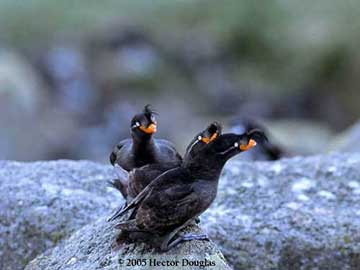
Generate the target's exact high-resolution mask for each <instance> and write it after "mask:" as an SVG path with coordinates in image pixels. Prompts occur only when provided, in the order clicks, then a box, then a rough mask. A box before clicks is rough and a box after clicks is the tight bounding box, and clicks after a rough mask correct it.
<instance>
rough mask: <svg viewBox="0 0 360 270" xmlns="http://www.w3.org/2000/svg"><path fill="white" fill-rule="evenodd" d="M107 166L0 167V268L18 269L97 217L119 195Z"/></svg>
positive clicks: (72, 163)
mask: <svg viewBox="0 0 360 270" xmlns="http://www.w3.org/2000/svg"><path fill="white" fill-rule="evenodd" d="M112 173H113V171H112V168H111V167H110V166H103V165H98V164H96V163H93V162H87V161H79V162H75V161H56V162H55V161H54V162H35V163H20V162H5V161H2V162H0V179H1V180H0V269H2V270H17V269H23V268H24V266H25V265H26V264H27V263H28V262H29V261H30V260H32V259H33V258H34V257H35V256H36V255H38V254H40V253H42V252H44V251H45V250H46V249H48V248H50V247H53V246H55V245H56V244H57V243H58V242H59V240H61V239H62V238H64V237H66V236H69V235H70V234H71V233H73V232H74V231H75V230H77V229H79V228H81V227H82V226H84V225H87V224H89V223H90V222H91V221H93V220H95V219H96V218H98V217H100V216H103V215H104V214H106V213H109V212H110V211H109V210H110V209H111V208H114V207H115V205H116V204H117V203H119V198H120V196H119V195H118V194H115V191H113V190H111V189H110V188H107V184H106V180H108V179H111V177H112V176H113V175H112Z"/></svg>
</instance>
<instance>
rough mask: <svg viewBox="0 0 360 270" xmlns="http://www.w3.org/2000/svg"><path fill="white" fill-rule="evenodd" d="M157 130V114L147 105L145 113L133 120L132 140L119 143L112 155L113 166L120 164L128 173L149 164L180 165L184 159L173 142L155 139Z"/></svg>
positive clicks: (131, 128)
mask: <svg viewBox="0 0 360 270" xmlns="http://www.w3.org/2000/svg"><path fill="white" fill-rule="evenodd" d="M156 129H157V122H156V119H155V112H154V111H152V110H151V109H150V106H149V105H146V106H145V108H144V111H143V112H142V113H140V114H137V115H135V116H134V117H133V118H132V120H131V127H130V130H131V137H132V138H131V139H126V140H123V141H121V142H119V143H118V144H117V145H116V146H115V148H114V150H113V151H112V153H111V154H110V162H111V164H112V165H115V164H118V165H119V166H121V167H122V168H123V169H125V170H126V171H131V170H132V169H133V168H139V167H142V166H144V165H147V164H155V163H163V162H174V163H178V164H180V162H181V160H182V158H181V156H180V154H179V153H178V152H177V151H176V149H175V147H174V145H173V144H172V143H171V142H169V141H167V140H162V139H154V138H153V134H154V133H155V132H156Z"/></svg>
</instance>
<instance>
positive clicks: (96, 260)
mask: <svg viewBox="0 0 360 270" xmlns="http://www.w3.org/2000/svg"><path fill="white" fill-rule="evenodd" d="M191 230H192V231H194V232H200V229H199V228H197V227H195V226H193V227H192V228H191ZM187 231H190V228H189V229H187ZM117 233H118V231H117V230H114V228H113V224H110V223H108V222H106V219H105V218H101V219H99V220H98V221H96V222H94V223H93V224H90V225H88V226H85V227H84V228H82V229H80V230H79V231H77V232H76V233H74V234H73V235H72V236H71V237H70V238H69V239H68V240H66V241H64V242H63V243H62V244H60V245H59V246H57V247H55V248H54V249H52V250H49V251H47V252H45V253H44V254H42V255H40V256H38V257H37V258H36V259H35V260H33V261H32V262H31V263H30V264H29V265H28V266H27V267H26V268H25V270H43V269H49V270H50V269H58V270H61V269H67V270H92V269H106V270H120V269H139V270H140V269H189V270H190V269H204V268H202V267H201V266H200V265H203V267H205V266H206V265H210V264H212V265H213V266H211V267H205V269H214V270H215V269H219V270H230V269H231V268H230V267H229V266H228V265H227V264H226V262H225V259H224V257H223V255H222V254H221V253H220V252H219V250H218V249H217V248H216V247H215V246H214V244H213V243H212V242H211V241H191V242H185V243H182V244H180V245H178V246H176V247H175V248H173V249H171V250H170V251H169V252H167V253H159V252H156V251H155V250H153V249H150V248H149V247H147V246H146V245H144V244H138V245H135V244H130V245H126V246H124V247H123V248H120V249H116V248H114V247H113V245H112V243H113V242H114V239H115V238H116V235H117ZM155 261H157V262H159V263H164V265H162V264H161V265H160V266H161V267H159V266H156V265H155Z"/></svg>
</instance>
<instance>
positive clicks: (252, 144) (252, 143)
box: [240, 139, 256, 151]
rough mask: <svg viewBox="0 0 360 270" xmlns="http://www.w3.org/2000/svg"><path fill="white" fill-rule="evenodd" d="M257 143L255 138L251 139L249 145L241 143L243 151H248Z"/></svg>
mask: <svg viewBox="0 0 360 270" xmlns="http://www.w3.org/2000/svg"><path fill="white" fill-rule="evenodd" d="M255 145H256V142H255V141H254V140H253V139H250V140H249V142H248V144H247V145H240V150H241V151H247V150H249V149H251V148H253V147H254V146H255Z"/></svg>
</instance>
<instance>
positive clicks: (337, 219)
mask: <svg viewBox="0 0 360 270" xmlns="http://www.w3.org/2000/svg"><path fill="white" fill-rule="evenodd" d="M112 177H113V171H112V170H111V167H109V166H103V165H98V164H95V163H90V162H65V161H60V162H37V163H31V164H26V163H25V164H24V163H12V162H1V163H0V179H2V182H1V183H0V185H1V186H0V187H1V189H0V190H1V192H2V195H1V196H0V205H1V211H0V215H1V219H0V233H1V237H0V239H1V240H0V241H2V242H1V245H0V250H1V257H0V258H1V260H2V261H1V266H0V268H1V269H21V268H20V267H19V265H20V264H22V265H23V264H24V263H25V262H26V261H25V260H22V258H24V259H26V260H29V259H31V258H33V257H34V256H35V255H36V254H37V253H40V252H42V251H44V250H45V249H46V248H48V247H52V246H54V245H55V243H56V242H57V241H52V240H51V239H53V238H52V236H51V235H53V234H55V235H58V234H59V232H60V235H61V237H63V236H67V235H69V233H70V232H72V231H74V230H75V229H78V228H80V227H81V226H82V225H87V224H89V222H90V220H91V219H96V218H98V217H102V216H104V215H108V214H110V211H111V210H109V208H111V207H114V204H117V203H118V201H119V200H118V198H119V197H118V196H117V194H116V195H114V194H113V193H112V192H111V191H107V189H106V188H105V187H106V184H105V185H104V181H105V180H107V179H109V178H112ZM60 186H61V189H60ZM64 187H65V188H64ZM71 190H75V191H76V192H72V194H70V193H71ZM9 194H10V195H9ZM68 196H70V197H71V196H73V197H72V198H73V199H70V198H67V197H68ZM115 197H116V200H114V198H115ZM50 198H55V199H53V200H51V199H50ZM359 203H360V154H331V155H327V156H313V157H307V158H303V157H296V158H293V159H284V160H280V161H277V162H252V163H249V162H241V156H240V158H239V159H237V160H234V161H232V162H230V163H229V164H227V166H226V167H225V169H224V172H223V176H222V178H221V180H220V185H219V192H218V196H217V199H216V201H215V202H214V204H213V206H212V207H211V208H210V209H209V210H208V211H207V212H206V213H204V215H202V217H201V223H200V226H201V227H202V228H203V229H205V230H206V232H207V233H208V235H209V237H210V239H211V240H213V241H214V242H215V243H216V244H217V245H218V247H219V248H220V250H221V252H222V253H223V254H224V255H225V257H226V258H227V260H228V261H229V263H230V264H231V265H232V266H234V267H235V269H291V270H297V269H299V270H300V269H332V270H337V269H341V270H347V269H349V270H355V269H359V266H360V245H359V243H360V210H359V209H358V205H359ZM21 204H22V205H21ZM20 206H21V207H20ZM50 206H51V207H50ZM102 223H103V219H100V220H99V221H97V222H95V223H94V224H91V225H88V226H87V227H84V228H83V229H81V230H80V231H78V232H77V233H76V234H74V235H73V236H72V238H71V239H70V240H67V241H66V242H65V243H60V245H59V246H58V247H56V248H55V249H53V250H49V251H47V252H46V253H45V254H44V255H42V256H40V257H39V258H38V259H37V260H35V261H34V262H33V263H32V264H31V265H30V266H29V267H33V268H28V269H36V268H34V267H36V265H37V264H39V265H42V266H44V265H47V262H50V261H51V262H53V263H54V264H55V265H57V266H59V267H60V266H61V262H57V260H58V259H59V258H60V256H61V254H62V255H63V256H64V258H69V260H70V261H69V262H68V263H69V264H72V263H74V262H77V261H78V259H79V258H80V259H81V263H82V264H83V265H87V263H91V262H94V263H99V264H100V263H101V265H102V266H101V267H103V268H104V269H111V268H109V267H113V265H114V264H113V262H114V260H116V258H115V257H114V255H113V254H110V251H109V250H106V249H107V248H108V247H109V240H107V239H109V238H113V236H114V235H113V234H114V233H115V232H114V231H112V230H111V229H110V227H108V226H109V224H102ZM75 227H76V228H75ZM43 231H44V233H43ZM102 234H104V235H105V236H104V238H101V237H100V235H102ZM82 235H84V236H82ZM91 235H92V236H91ZM61 237H58V238H61ZM82 237H83V238H82ZM92 237H93V238H92ZM58 238H57V237H55V239H58ZM74 239H78V240H79V241H78V242H79V243H73V240H74ZM81 241H84V242H81ZM88 241H89V243H88ZM80 242H81V243H80ZM100 242H101V243H103V244H99V245H97V244H96V245H95V244H94V243H100ZM197 242H199V241H195V243H197ZM91 243H92V244H91ZM104 243H107V244H106V245H105V244H104ZM186 245H190V243H187V244H186ZM186 245H185V246H186ZM139 248H140V247H134V250H132V251H131V252H130V253H126V252H122V251H120V253H119V254H121V256H123V257H122V258H128V256H131V255H129V254H134V253H133V252H135V254H136V252H140V251H139ZM87 252H89V254H91V256H90V255H89V258H88V259H85V257H86V255H85V254H86V253H87ZM71 254H75V255H76V256H79V258H77V257H76V258H75V259H72V257H70V255H71ZM102 254H107V255H106V256H105V257H104V258H103V259H102V256H103V255H102ZM96 256H98V258H95V257H96ZM4 258H6V261H5V259H4ZM106 258H109V262H112V263H111V266H110V264H109V265H108V264H107V259H106ZM117 258H120V257H117ZM16 260H21V261H20V262H19V263H18V264H13V263H14V262H15V261H16ZM11 263H12V264H11ZM14 265H15V266H14ZM16 266H17V267H16ZM63 267H65V266H63ZM106 267H108V268H106ZM39 269H58V268H57V267H52V266H50V265H49V266H48V268H45V266H44V267H43V268H39ZM60 269H61V268H60ZM67 269H72V268H70V266H68V268H67ZM74 269H75V268H74ZM76 269H78V268H76ZM143 269H144V268H143Z"/></svg>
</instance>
